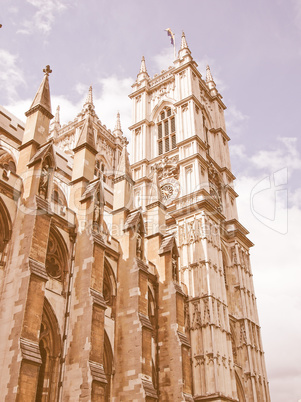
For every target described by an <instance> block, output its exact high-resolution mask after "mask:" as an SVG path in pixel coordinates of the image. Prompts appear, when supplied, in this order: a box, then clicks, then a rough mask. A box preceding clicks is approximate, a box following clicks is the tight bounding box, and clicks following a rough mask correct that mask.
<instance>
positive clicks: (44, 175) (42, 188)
mask: <svg viewBox="0 0 301 402" xmlns="http://www.w3.org/2000/svg"><path fill="white" fill-rule="evenodd" d="M52 170H53V169H52V168H51V161H50V158H49V157H47V158H45V159H44V161H43V165H42V169H41V176H40V183H39V190H38V193H39V196H40V197H42V198H44V200H46V199H47V198H48V193H49V184H50V180H51V172H52Z"/></svg>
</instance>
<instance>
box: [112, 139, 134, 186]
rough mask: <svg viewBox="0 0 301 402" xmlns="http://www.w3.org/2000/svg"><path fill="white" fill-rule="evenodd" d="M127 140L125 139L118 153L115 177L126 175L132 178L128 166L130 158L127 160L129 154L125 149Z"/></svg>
mask: <svg viewBox="0 0 301 402" xmlns="http://www.w3.org/2000/svg"><path fill="white" fill-rule="evenodd" d="M127 144H128V142H127V141H125V142H124V145H123V149H122V153H121V155H120V160H119V164H118V168H117V172H116V176H115V179H117V178H119V177H123V176H126V177H127V178H129V179H132V170H131V167H130V160H129V154H128V151H127V149H126V146H127Z"/></svg>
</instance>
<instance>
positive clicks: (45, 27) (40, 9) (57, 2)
mask: <svg viewBox="0 0 301 402" xmlns="http://www.w3.org/2000/svg"><path fill="white" fill-rule="evenodd" d="M27 3H29V4H30V5H31V6H33V7H34V8H35V12H34V14H33V16H32V18H30V19H28V20H26V21H24V22H23V24H22V25H21V27H22V28H21V29H19V30H18V31H17V33H20V34H26V35H30V34H32V33H34V32H41V33H43V34H49V32H50V31H51V29H52V25H53V23H54V22H55V18H56V16H57V14H59V13H61V12H63V11H65V10H66V9H67V5H66V4H65V3H64V1H62V0H27Z"/></svg>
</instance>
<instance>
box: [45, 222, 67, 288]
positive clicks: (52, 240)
mask: <svg viewBox="0 0 301 402" xmlns="http://www.w3.org/2000/svg"><path fill="white" fill-rule="evenodd" d="M60 237H61V235H59V233H57V230H54V229H51V230H50V234H49V239H48V245H47V254H46V264H45V265H46V271H47V274H48V275H49V276H50V278H52V279H56V280H58V281H60V282H63V280H64V276H65V273H66V270H67V255H66V253H67V251H66V250H65V247H64V246H63V240H62V239H61V238H60Z"/></svg>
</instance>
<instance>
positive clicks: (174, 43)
mask: <svg viewBox="0 0 301 402" xmlns="http://www.w3.org/2000/svg"><path fill="white" fill-rule="evenodd" d="M173 51H174V59H175V60H176V34H174V41H173Z"/></svg>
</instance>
